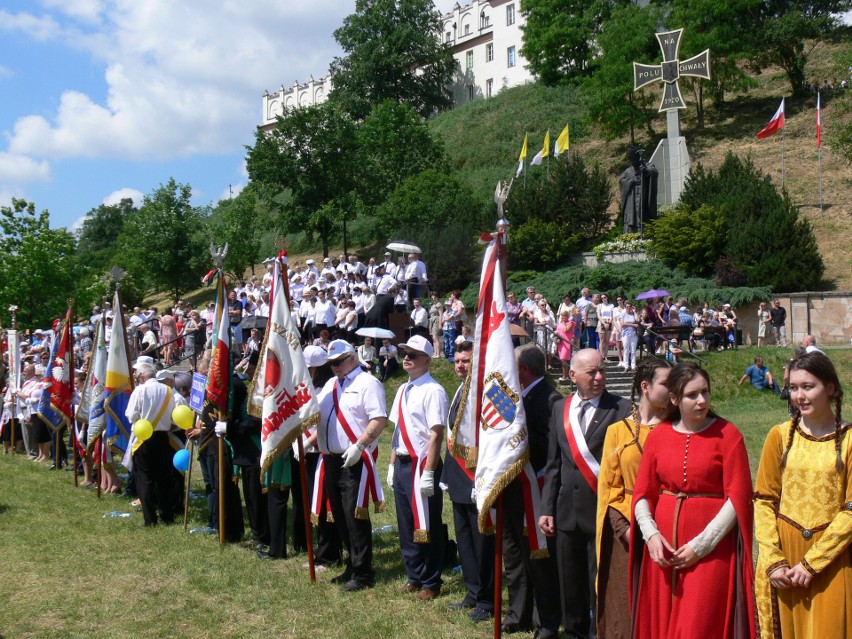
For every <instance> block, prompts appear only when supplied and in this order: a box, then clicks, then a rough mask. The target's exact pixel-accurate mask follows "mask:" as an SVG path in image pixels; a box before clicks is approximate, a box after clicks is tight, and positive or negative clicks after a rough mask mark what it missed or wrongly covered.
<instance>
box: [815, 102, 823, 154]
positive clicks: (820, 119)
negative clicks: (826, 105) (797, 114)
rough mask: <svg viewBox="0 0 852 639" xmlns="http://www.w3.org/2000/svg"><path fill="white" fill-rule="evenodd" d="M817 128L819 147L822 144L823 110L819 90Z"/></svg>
mask: <svg viewBox="0 0 852 639" xmlns="http://www.w3.org/2000/svg"><path fill="white" fill-rule="evenodd" d="M816 129H817V148H820V147H821V146H822V112H821V111H820V108H819V91H817V119H816Z"/></svg>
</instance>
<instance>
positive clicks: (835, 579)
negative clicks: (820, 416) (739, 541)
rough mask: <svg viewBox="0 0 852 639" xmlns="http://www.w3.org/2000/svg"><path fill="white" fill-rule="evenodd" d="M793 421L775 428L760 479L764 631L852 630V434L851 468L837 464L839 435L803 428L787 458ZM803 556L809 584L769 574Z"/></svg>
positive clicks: (799, 637) (850, 441) (804, 635)
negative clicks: (783, 581)
mask: <svg viewBox="0 0 852 639" xmlns="http://www.w3.org/2000/svg"><path fill="white" fill-rule="evenodd" d="M791 428H792V423H791V422H789V421H787V422H785V423H783V424H779V425H778V426H775V427H774V428H772V430H770V431H769V434H768V435H767V436H766V443H765V444H764V446H763V454H762V455H761V458H760V469H759V470H758V473H757V482H756V485H755V503H754V511H755V512H754V519H755V534H756V536H757V541H758V545H759V554H758V560H757V583H756V591H757V605H758V613H759V617H760V634H761V636H762V637H766V638H769V637H772V638H780V637H795V638H796V639H809V638H812V637H813V638H815V639H822V638H823V637H852V556H850V550H849V543H850V541H852V481H850V479H852V437H850V436H849V431H850V426H849V424H846V425H845V426H844V427H843V429H842V433H841V441H840V444H841V448H840V452H841V459H842V460H843V464H844V466H843V470H842V471H841V472H839V473H838V472H837V470H836V469H835V460H836V452H835V444H834V434H833V433H832V434H830V435H827V436H825V437H819V438H817V437H813V436H811V435H808V434H806V433H805V432H804V431H802V430H801V428H799V429H797V431H796V433H795V436H794V437H793V445H792V447H791V448H790V451H789V452H788V453H787V463H786V465H785V466H784V468H782V467H781V457H782V455H783V454H784V449H785V448H786V446H787V442H788V441H789V434H790V429H791ZM799 562H802V564H803V565H804V566H805V568H806V569H807V570H808V571H809V572H810V573H811V574H813V575H814V577H813V581H811V584H810V586H809V587H808V588H802V587H796V586H794V587H792V588H785V589H779V590H776V589H775V588H772V586H771V584H770V582H769V573H771V572H772V571H773V570H776V569H777V568H778V567H779V566H790V567H792V566H795V565H796V564H798V563H799Z"/></svg>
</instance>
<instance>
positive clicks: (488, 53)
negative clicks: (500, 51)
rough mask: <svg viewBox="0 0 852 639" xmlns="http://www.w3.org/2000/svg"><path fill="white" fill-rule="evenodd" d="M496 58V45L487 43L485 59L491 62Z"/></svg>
mask: <svg viewBox="0 0 852 639" xmlns="http://www.w3.org/2000/svg"><path fill="white" fill-rule="evenodd" d="M493 59H494V45H493V44H491V43H488V44H486V45H485V61H486V62H491V61H492V60H493Z"/></svg>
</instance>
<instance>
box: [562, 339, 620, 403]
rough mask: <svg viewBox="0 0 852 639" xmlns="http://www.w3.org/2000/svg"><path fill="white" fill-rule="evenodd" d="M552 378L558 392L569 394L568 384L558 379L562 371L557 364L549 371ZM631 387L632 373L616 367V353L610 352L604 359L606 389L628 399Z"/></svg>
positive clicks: (570, 389) (570, 390) (571, 388)
mask: <svg viewBox="0 0 852 639" xmlns="http://www.w3.org/2000/svg"><path fill="white" fill-rule="evenodd" d="M549 372H550V373H551V374H552V377H553V382H554V383H555V384H557V387H558V388H559V390H561V391H562V392H563V393H570V392H572V391H573V387H572V386H571V384H570V383H569V382H566V383H560V382H559V381H558V379H559V377H560V376H561V375H562V369H561V367H560V366H559V364H558V363H557V365H556V366H555V367H551V368H550V371H549ZM632 386H633V371H629V372H628V371H625V370H624V369H623V368H621V367H620V366H619V365H618V353H617V351H614V350H612V351H610V352H609V354H608V355H607V359H606V388H607V390H608V391H609V392H610V393H613V394H614V395H620V396H621V397H624V398H626V399H630V389H631V388H632Z"/></svg>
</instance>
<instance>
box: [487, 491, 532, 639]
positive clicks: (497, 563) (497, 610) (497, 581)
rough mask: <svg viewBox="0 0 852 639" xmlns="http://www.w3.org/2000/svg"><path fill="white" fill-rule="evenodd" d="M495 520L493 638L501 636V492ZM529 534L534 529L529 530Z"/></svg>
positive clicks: (498, 638)
mask: <svg viewBox="0 0 852 639" xmlns="http://www.w3.org/2000/svg"><path fill="white" fill-rule="evenodd" d="M496 519H497V521H495V522H494V535H495V538H494V639H500V637H502V636H503V628H502V623H501V621H500V618H501V617H502V616H503V493H500V496H499V497H497V518H496ZM530 534H531V535H534V534H535V531H531V532H530Z"/></svg>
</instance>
